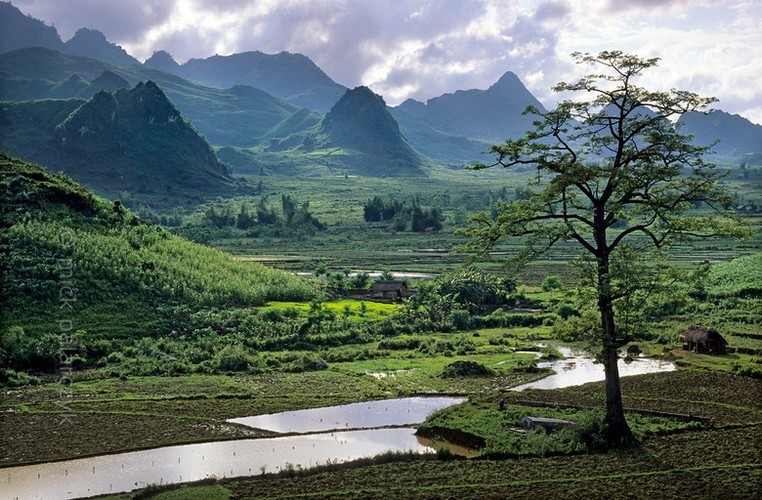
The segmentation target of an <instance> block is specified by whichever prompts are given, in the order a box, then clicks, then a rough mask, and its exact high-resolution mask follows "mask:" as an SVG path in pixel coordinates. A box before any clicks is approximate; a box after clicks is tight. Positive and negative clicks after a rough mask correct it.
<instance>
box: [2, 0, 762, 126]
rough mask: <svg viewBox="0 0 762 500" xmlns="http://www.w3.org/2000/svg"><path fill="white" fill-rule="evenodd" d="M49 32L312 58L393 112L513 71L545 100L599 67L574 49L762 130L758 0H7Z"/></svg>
mask: <svg viewBox="0 0 762 500" xmlns="http://www.w3.org/2000/svg"><path fill="white" fill-rule="evenodd" d="M11 2H12V3H13V5H15V6H16V7H18V8H19V9H20V10H21V11H22V12H24V13H26V14H30V15H32V16H33V17H36V18H38V19H41V20H43V21H45V23H46V24H48V25H54V26H55V27H56V28H57V30H58V32H59V33H60V35H61V38H62V39H63V40H64V41H65V40H67V39H69V38H71V36H73V34H74V33H75V32H76V30H77V29H78V28H82V27H86V28H92V29H98V30H100V31H102V32H103V33H104V34H105V35H106V37H107V38H108V39H109V40H110V41H111V42H114V43H116V44H118V45H121V46H122V47H124V48H125V49H126V50H127V52H129V53H130V54H131V55H133V56H135V57H137V58H138V59H140V60H141V61H142V60H145V59H147V58H148V57H150V56H151V54H153V52H154V51H157V50H166V51H168V52H169V53H170V54H172V55H173V57H174V58H175V60H177V61H178V62H180V63H182V62H184V61H186V60H187V59H190V58H205V57H209V56H212V55H215V54H219V55H229V54H233V53H236V52H244V51H248V50H259V51H261V52H265V53H277V52H281V51H288V52H294V53H301V54H304V55H306V56H308V57H309V58H310V59H312V60H313V61H314V62H315V63H316V64H317V65H318V66H320V68H321V69H323V71H325V72H326V73H327V74H328V76H330V77H331V78H332V79H333V80H335V81H337V82H338V83H340V84H342V85H345V86H347V87H350V88H352V87H355V86H358V85H366V86H368V87H370V88H371V89H372V90H373V91H374V92H376V93H377V94H380V95H382V96H383V97H384V99H385V100H386V102H387V103H388V104H390V105H396V104H399V103H400V102H402V101H403V100H405V99H407V98H414V99H418V100H420V101H423V102H425V101H426V100H427V99H429V98H432V97H436V96H439V95H442V94H444V93H448V92H454V91H456V90H466V89H472V88H478V89H486V88H488V87H489V86H490V85H491V84H493V83H494V82H496V81H497V80H498V79H499V78H500V76H501V75H502V74H503V73H505V72H506V71H512V72H514V73H516V74H517V75H518V76H519V78H520V79H521V80H522V81H523V82H524V84H525V85H526V86H527V88H528V89H529V90H530V91H531V92H532V93H533V94H534V95H535V96H536V97H537V98H538V99H539V100H540V101H541V102H542V103H543V104H544V105H545V106H546V107H553V106H554V105H555V103H556V102H557V101H558V100H559V98H560V97H559V95H557V94H555V93H553V92H552V91H551V87H552V86H553V85H554V84H556V83H558V82H559V81H567V82H569V81H573V80H574V79H575V78H578V77H580V76H582V75H583V74H586V73H589V72H590V69H591V68H590V67H584V66H579V65H576V64H574V62H573V59H572V58H571V56H570V54H571V53H572V52H577V51H578V52H590V53H598V52H600V51H603V50H622V51H624V52H628V53H632V54H636V55H638V56H641V57H649V58H650V57H659V58H661V61H660V63H659V66H658V67H657V68H653V69H651V70H649V71H648V72H647V73H646V74H645V75H644V77H643V79H642V80H641V81H640V82H639V83H640V84H642V85H644V86H646V87H648V88H649V89H652V90H669V89H671V88H677V89H681V90H690V91H692V92H696V93H698V94H700V95H702V96H714V97H716V98H718V99H719V102H718V103H717V104H715V105H714V106H715V107H716V108H719V109H722V110H724V111H728V112H731V113H737V114H740V115H742V116H744V117H745V118H748V119H750V120H752V121H753V122H755V123H758V124H762V81H760V79H761V78H762V0H11Z"/></svg>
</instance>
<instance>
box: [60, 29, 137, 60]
mask: <svg viewBox="0 0 762 500" xmlns="http://www.w3.org/2000/svg"><path fill="white" fill-rule="evenodd" d="M63 52H68V53H69V54H74V55H77V56H85V57H90V58H93V59H98V60H99V61H104V62H107V63H110V64H114V65H116V66H132V65H133V64H140V61H138V60H137V59H135V58H134V57H132V56H131V55H129V54H128V53H127V51H126V50H124V49H123V48H122V47H120V46H119V45H116V44H113V43H111V42H109V41H108V40H106V35H104V34H103V33H101V32H100V31H98V30H91V29H87V28H80V29H79V30H77V32H76V33H75V34H74V36H73V37H72V38H71V39H70V40H68V41H67V42H66V43H65V44H64V48H63Z"/></svg>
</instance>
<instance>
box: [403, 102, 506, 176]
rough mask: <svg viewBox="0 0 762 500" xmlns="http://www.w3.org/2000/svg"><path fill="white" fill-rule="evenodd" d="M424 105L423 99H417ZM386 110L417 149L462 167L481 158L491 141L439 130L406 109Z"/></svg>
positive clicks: (443, 162)
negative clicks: (411, 114)
mask: <svg viewBox="0 0 762 500" xmlns="http://www.w3.org/2000/svg"><path fill="white" fill-rule="evenodd" d="M420 104H421V105H423V103H420ZM389 112H390V113H391V115H392V116H393V117H394V119H395V120H396V121H397V123H398V124H399V127H400V131H401V132H402V135H403V136H404V137H405V139H406V140H407V142H408V143H409V144H410V145H411V146H412V147H413V148H414V149H415V150H416V151H418V152H419V153H421V154H422V155H424V156H426V157H427V158H430V159H432V160H434V161H436V162H438V163H441V164H442V165H446V166H449V167H454V168H461V167H463V166H464V165H469V164H471V163H474V162H476V161H479V160H480V156H481V155H482V154H483V153H484V152H485V151H487V150H488V149H489V148H490V146H491V145H492V143H489V142H486V141H478V140H474V139H467V138H465V137H457V136H454V135H451V134H446V133H444V132H441V131H439V130H437V129H435V128H434V127H431V126H429V125H427V124H425V123H423V122H422V121H420V120H418V119H417V118H414V117H412V116H410V115H409V114H408V113H406V112H404V111H402V110H401V109H399V107H396V108H389Z"/></svg>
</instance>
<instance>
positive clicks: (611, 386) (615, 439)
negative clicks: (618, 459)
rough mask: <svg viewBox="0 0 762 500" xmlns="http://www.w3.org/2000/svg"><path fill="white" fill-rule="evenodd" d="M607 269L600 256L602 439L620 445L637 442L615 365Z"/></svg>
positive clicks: (615, 350) (615, 353) (613, 324)
mask: <svg viewBox="0 0 762 500" xmlns="http://www.w3.org/2000/svg"><path fill="white" fill-rule="evenodd" d="M608 272H609V266H608V259H607V258H603V259H600V260H599V265H598V310H599V311H600V313H601V330H602V334H603V343H602V347H603V352H602V358H603V368H604V371H605V374H606V420H605V424H606V439H607V441H608V444H609V446H611V447H614V448H624V447H627V446H631V445H633V444H635V443H637V441H636V440H635V437H634V436H633V435H632V432H631V431H630V426H629V425H627V420H626V419H625V416H624V405H623V404H622V389H621V383H620V380H619V366H618V365H617V361H618V358H619V354H618V352H617V349H618V347H619V343H618V342H617V335H616V323H615V322H614V303H613V300H612V299H611V290H610V286H609V274H608Z"/></svg>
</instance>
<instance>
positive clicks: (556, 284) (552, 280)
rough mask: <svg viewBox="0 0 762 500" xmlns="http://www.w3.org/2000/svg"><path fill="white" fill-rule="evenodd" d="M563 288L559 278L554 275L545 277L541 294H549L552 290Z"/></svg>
mask: <svg viewBox="0 0 762 500" xmlns="http://www.w3.org/2000/svg"><path fill="white" fill-rule="evenodd" d="M563 288H564V284H563V283H562V282H561V278H560V277H558V276H557V275H555V274H551V275H550V276H546V277H545V279H544V280H543V282H542V291H543V292H551V291H553V290H562V289H563Z"/></svg>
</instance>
